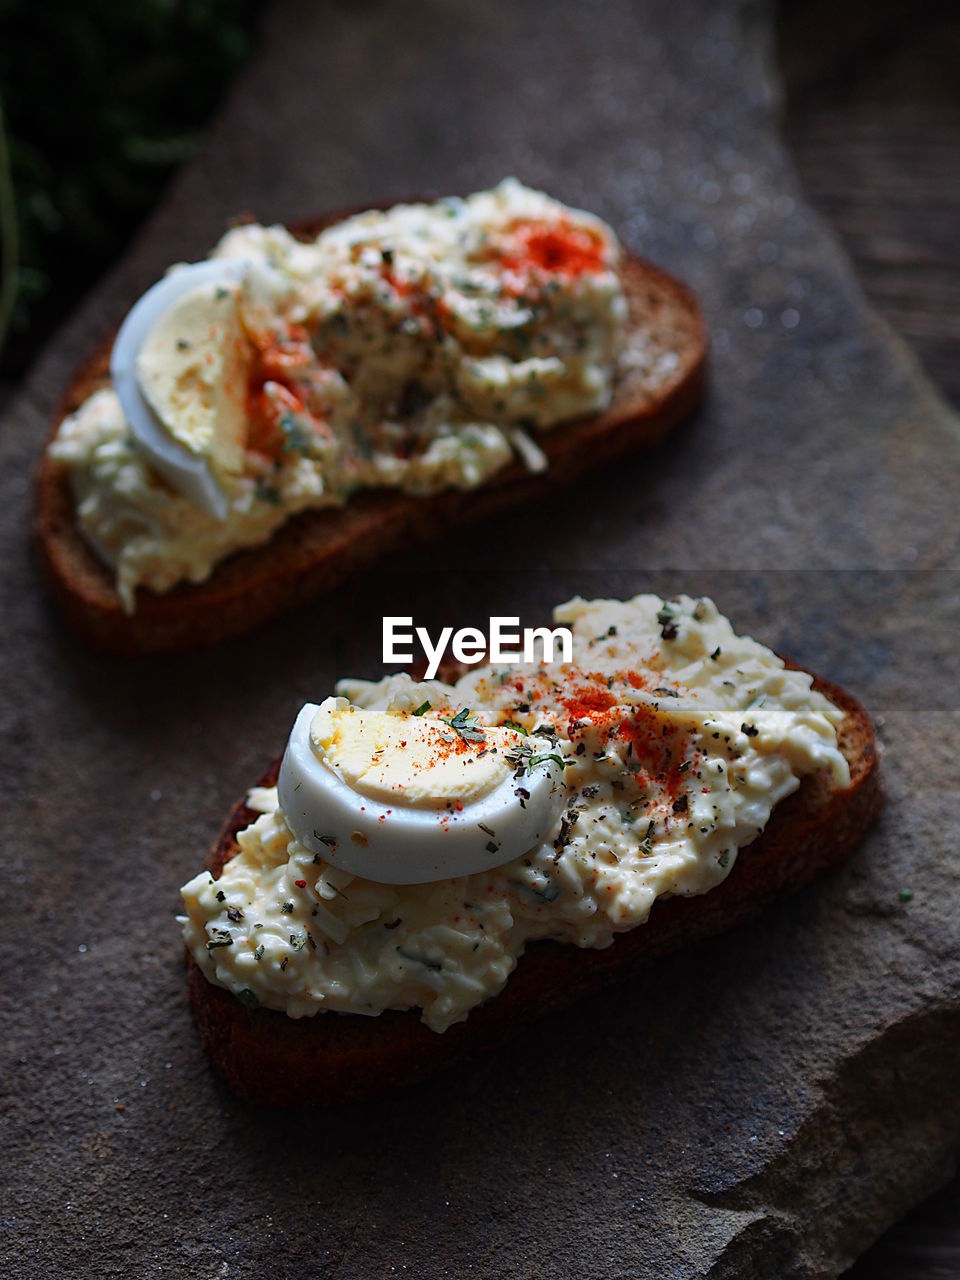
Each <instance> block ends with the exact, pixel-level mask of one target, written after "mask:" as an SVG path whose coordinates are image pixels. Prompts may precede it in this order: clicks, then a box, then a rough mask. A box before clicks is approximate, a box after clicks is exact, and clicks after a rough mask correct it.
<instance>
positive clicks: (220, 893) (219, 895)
mask: <svg viewBox="0 0 960 1280" xmlns="http://www.w3.org/2000/svg"><path fill="white" fill-rule="evenodd" d="M226 896H227V895H226V894H225V893H224V892H223V890H222V889H218V890H217V901H218V902H223V900H224V898H226Z"/></svg>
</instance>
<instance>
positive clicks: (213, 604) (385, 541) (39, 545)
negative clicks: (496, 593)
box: [33, 219, 708, 657]
mask: <svg viewBox="0 0 960 1280" xmlns="http://www.w3.org/2000/svg"><path fill="white" fill-rule="evenodd" d="M334 220H335V219H328V220H324V221H323V222H317V223H315V224H312V225H311V226H310V227H309V228H308V229H309V230H311V231H313V230H314V229H315V228H319V227H321V226H322V225H327V223H328V222H329V221H334ZM305 229H306V224H302V225H301V226H300V227H298V228H297V229H296V230H297V231H298V233H303V232H304V230H305ZM625 271H632V272H634V273H638V274H639V277H640V278H642V279H644V280H646V281H648V282H649V284H650V285H651V286H652V287H653V288H654V289H656V290H660V291H661V293H662V294H663V296H664V297H667V298H669V299H670V301H671V302H672V303H673V304H674V305H675V306H676V307H677V308H678V309H679V310H681V311H682V313H683V316H684V320H685V326H686V328H687V329H688V330H689V333H690V350H689V354H688V358H687V361H686V364H685V367H683V368H682V369H681V370H680V371H678V373H677V374H676V375H675V376H673V377H672V378H668V379H667V380H665V382H664V384H663V388H662V390H661V391H660V393H659V394H658V395H657V397H655V398H654V400H653V402H652V403H651V404H644V405H640V406H633V407H632V408H631V406H630V405H626V406H621V407H618V408H615V409H612V410H610V411H608V412H607V413H605V414H602V415H597V416H595V417H593V418H586V419H581V420H579V421H577V422H573V423H569V424H566V425H563V426H560V427H556V428H554V429H553V430H552V431H551V432H550V433H548V434H547V435H546V436H545V437H543V438H542V439H541V440H540V441H539V443H540V444H541V447H542V448H543V449H544V452H545V453H546V454H547V456H548V458H549V460H550V467H549V469H548V470H547V471H546V472H545V473H543V474H542V475H532V474H531V473H529V472H528V471H526V470H525V469H524V468H523V467H522V465H520V464H518V463H513V464H511V465H510V466H509V467H507V468H506V469H505V470H504V471H502V472H500V473H498V474H497V475H496V476H494V477H492V479H491V480H490V481H489V482H488V483H487V484H485V485H482V486H480V487H479V488H477V489H475V490H471V491H470V499H471V500H470V502H469V503H467V502H464V501H463V494H462V492H461V491H459V490H444V491H442V492H441V493H439V494H436V495H432V496H430V497H427V498H415V497H409V496H407V495H402V494H394V493H382V492H378V491H368V492H364V493H363V494H359V495H356V496H355V497H354V498H352V499H351V501H350V502H349V503H348V504H346V506H344V507H342V508H336V509H333V510H324V511H312V512H311V511H307V512H304V513H301V514H300V515H298V516H295V517H294V518H293V519H291V520H289V521H288V522H287V523H286V524H285V525H283V526H281V528H280V529H278V530H277V531H276V533H275V534H274V535H273V536H272V538H271V539H270V540H269V541H268V542H267V543H264V544H262V545H261V546H259V547H254V548H251V549H248V550H245V551H240V552H236V553H234V554H233V555H232V556H230V557H228V558H227V559H225V560H224V561H222V562H221V563H220V564H219V565H217V566H216V568H215V569H214V571H213V573H212V574H211V576H210V577H209V578H208V579H207V580H206V581H205V582H202V583H199V584H189V583H182V584H179V585H178V586H176V587H174V588H173V589H172V590H171V591H169V592H166V593H163V594H162V595H158V594H155V593H153V592H149V591H145V590H140V591H139V593H138V600H137V610H136V612H135V613H134V614H132V615H128V614H126V613H125V612H124V611H123V609H122V606H121V604H120V600H119V597H118V596H117V593H116V591H115V589H114V586H113V582H112V576H111V574H110V573H109V571H108V570H107V569H106V568H105V567H104V566H103V565H102V564H101V563H100V562H99V560H97V558H96V557H95V556H94V554H93V552H92V551H91V550H90V549H89V548H88V547H87V546H86V544H85V543H84V542H83V540H82V538H81V536H80V534H79V532H78V530H77V527H76V520H75V515H74V503H73V497H72V494H71V491H70V485H69V480H68V478H67V476H66V475H65V474H64V473H63V472H62V471H61V470H60V469H59V468H58V467H56V465H55V464H54V463H53V462H52V460H51V459H50V458H49V456H48V455H47V452H46V443H49V440H50V439H51V438H52V436H53V435H54V433H55V432H56V430H57V428H58V427H59V424H60V422H61V421H62V420H63V418H64V417H65V416H66V415H67V414H68V413H70V412H71V411H72V410H73V409H74V408H76V407H77V405H78V404H79V403H81V402H82V400H83V399H85V398H86V396H87V395H88V394H90V392H91V391H92V390H93V389H94V388H95V387H96V386H97V385H99V384H100V382H101V381H102V380H103V378H104V376H105V373H106V368H107V364H108V360H109V346H108V347H107V348H105V349H103V350H101V351H100V352H98V353H97V354H96V355H95V356H94V357H93V358H92V359H91V360H90V361H88V363H87V364H86V365H85V366H84V367H83V368H82V369H81V370H80V371H79V372H78V374H77V376H76V378H75V379H74V382H73V383H72V385H71V386H70V387H69V388H68V389H67V391H66V393H65V394H64V396H63V398H62V400H61V402H60V405H59V406H58V409H57V412H56V413H55V415H54V419H53V423H52V425H51V430H50V433H49V435H48V437H47V441H46V442H45V446H44V450H43V452H42V454H41V456H40V459H39V461H38V464H37V466H36V469H35V475H34V494H35V503H34V513H33V542H34V547H35V550H36V553H37V559H38V563H39V567H40V572H41V576H42V578H43V580H44V582H45V584H46V587H47V590H48V593H49V595H50V596H51V598H52V600H53V602H54V604H55V606H56V607H57V609H58V611H59V613H60V614H61V616H62V617H63V618H64V619H65V621H66V623H67V625H68V626H69V627H70V629H71V630H72V631H73V632H74V634H75V635H77V636H78V637H79V638H80V639H81V640H83V641H84V642H85V643H87V644H89V645H90V646H92V647H93V648H96V649H99V650H101V651H104V652H107V653H111V654H114V655H116V656H128V657H129V656H135V655H138V654H146V653H160V652H170V651H177V650H183V649H191V648H203V647H207V646H210V645H214V644H218V643H220V642H221V641H223V640H226V639H228V638H230V637H232V636H235V635H239V634H241V633H243V632H246V631H249V630H252V629H253V628H255V627H257V626H259V625H261V624H262V623H264V622H266V621H268V620H269V619H270V618H273V617H275V616H277V615H278V614H280V613H282V612H284V611H285V610H287V609H289V608H293V607H295V606H296V605H297V604H299V603H304V602H306V601H307V600H311V599H313V598H315V597H316V596H318V595H320V594H322V593H323V592H325V591H328V590H331V589H332V588H333V587H335V586H337V585H338V584H339V583H340V582H342V581H343V580H344V579H345V578H347V577H348V576H349V574H350V573H351V572H352V571H353V570H354V569H358V568H362V567H365V566H367V565H369V564H370V563H372V562H373V561H375V560H376V559H377V558H378V557H379V556H380V555H381V554H384V553H385V552H386V551H387V550H388V549H389V548H391V547H393V546H395V545H397V542H398V540H399V539H402V538H405V539H407V540H409V541H411V542H415V543H417V544H420V545H422V544H425V543H429V542H430V541H432V540H434V539H435V538H436V536H437V535H438V532H439V531H440V530H441V529H443V528H444V527H446V526H447V525H454V524H457V525H462V524H467V523H471V522H474V521H476V520H482V519H485V518H487V517H489V516H491V515H493V514H496V513H497V512H500V511H502V510H504V509H505V508H508V507H512V506H516V505H519V504H520V503H523V502H528V501H535V500H537V499H538V498H542V497H545V496H547V495H549V494H550V493H552V492H558V491H561V490H562V489H563V488H565V487H566V486H568V485H570V484H571V483H573V482H574V481H575V480H576V479H577V478H579V477H580V476H582V475H583V474H584V473H585V472H586V471H596V470H598V469H599V468H601V467H602V466H604V465H607V464H610V463H613V462H615V461H617V460H619V459H621V458H623V457H626V456H627V455H628V454H632V453H637V452H641V451H643V450H646V449H650V448H652V447H654V446H655V445H657V444H658V443H660V441H661V440H663V439H664V438H665V436H666V435H667V434H668V433H669V432H670V431H671V430H672V429H673V428H674V427H675V426H677V425H678V423H679V422H681V421H682V420H683V419H684V418H686V417H688V416H689V414H690V413H692V412H693V410H694V409H695V408H696V407H697V405H698V404H699V403H700V401H701V399H702V397H703V393H704V388H705V384H706V364H707V352H708V339H707V329H706V323H705V320H704V316H703V311H702V308H701V305H700V302H699V299H698V298H697V296H696V294H695V293H694V292H693V290H691V289H690V288H689V286H687V285H686V284H684V283H683V282H682V281H681V280H678V279H677V278H676V277H675V276H673V275H671V274H670V273H669V272H666V271H664V270H663V269H662V268H660V267H657V266H655V265H654V264H652V263H649V262H647V261H646V260H645V259H642V258H638V257H635V256H633V255H627V257H626V260H625ZM331 525H332V526H333V528H332V530H331V536H330V537H329V538H328V539H327V542H326V543H325V544H324V545H323V546H322V548H321V549H320V551H319V552H315V553H314V555H312V556H311V555H310V553H309V550H306V551H305V550H304V547H305V545H306V544H308V543H309V541H310V538H311V534H312V536H313V537H314V538H317V537H320V538H321V539H322V538H323V537H324V536H325V535H326V528H329V527H330V526H331ZM325 527H326V528H325ZM318 531H323V532H318ZM278 566H279V571H278Z"/></svg>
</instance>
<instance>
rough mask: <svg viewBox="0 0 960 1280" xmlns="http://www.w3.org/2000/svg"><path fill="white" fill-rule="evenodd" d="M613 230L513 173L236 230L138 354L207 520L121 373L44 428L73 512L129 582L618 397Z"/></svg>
mask: <svg viewBox="0 0 960 1280" xmlns="http://www.w3.org/2000/svg"><path fill="white" fill-rule="evenodd" d="M619 255H620V249H619V246H618V243H617V240H616V237H615V236H614V234H613V232H612V231H611V230H610V228H609V227H608V226H607V225H606V224H605V223H603V222H602V221H600V220H599V219H598V218H596V217H593V216H592V215H590V214H588V213H583V212H580V211H578V210H573V209H570V208H568V207H567V206H566V205H563V204H561V203H559V202H558V201H556V200H553V199H551V198H550V197H548V196H546V195H543V194H541V193H540V192H536V191H532V190H530V189H529V188H527V187H525V186H523V185H522V184H520V183H519V182H517V181H515V180H513V179H507V180H505V181H504V182H502V183H501V184H500V185H499V186H497V187H496V188H494V189H493V190H490V191H484V192H479V193H477V194H475V195H472V196H470V197H469V198H467V199H454V198H450V199H443V200H440V201H438V202H436V203H435V204H431V205H427V204H410V205H398V206H396V207H395V208H392V209H390V210H388V211H386V212H377V211H371V212H368V213H362V214H359V215H357V216H355V217H351V218H348V219H346V220H345V221H342V222H339V223H337V224H336V225H333V226H330V227H329V228H327V229H326V230H324V231H322V232H321V233H320V234H319V235H318V236H317V237H316V238H315V239H313V240H310V241H307V242H303V241H300V240H298V239H296V238H295V237H294V236H293V235H291V234H290V233H289V232H288V231H286V230H285V229H284V228H283V227H279V226H269V227H268V226H260V225H249V226H239V227H236V228H234V229H232V230H231V231H229V232H228V233H227V234H226V236H224V238H223V239H222V240H221V241H220V243H219V244H218V246H217V247H216V249H215V250H214V252H213V255H212V256H213V257H214V258H223V259H227V260H230V261H231V262H232V263H241V264H243V266H242V274H241V275H240V277H239V278H236V279H235V278H230V279H227V278H226V277H225V279H224V281H223V282H222V283H216V282H214V283H209V282H208V283H207V284H205V285H202V286H198V287H197V288H196V289H193V290H192V291H191V292H189V293H187V294H185V295H184V296H183V297H181V298H179V299H178V301H176V302H175V303H172V304H171V305H170V307H169V308H168V310H167V311H166V312H165V313H164V314H163V315H162V316H161V317H160V319H159V320H158V321H157V322H156V324H155V325H154V327H153V328H152V330H151V332H150V333H149V334H148V336H147V338H146V339H145V341H144V343H143V346H142V348H141V349H140V351H139V354H138V357H137V361H136V377H137V381H138V383H139V387H140V390H141V392H142V394H143V397H144V399H145V400H146V402H147V403H148V405H149V407H150V409H151V410H152V412H153V413H154V414H155V415H156V418H157V421H158V422H159V423H160V425H161V428H162V429H163V431H165V432H166V433H168V436H169V438H170V439H171V440H172V441H175V442H176V444H177V445H178V446H182V448H183V449H185V450H186V451H187V452H188V453H189V454H190V455H192V456H194V457H197V458H201V459H203V460H204V462H205V463H206V464H207V465H208V467H209V469H210V471H211V473H212V476H213V477H214V479H215V481H216V483H217V485H218V486H219V489H220V490H221V491H222V493H223V495H224V497H225V499H226V511H227V515H226V518H225V519H219V518H217V516H215V515H213V514H210V513H209V512H207V511H205V510H204V509H202V508H201V507H200V506H198V505H196V504H195V503H194V502H192V501H191V500H190V499H189V498H188V497H186V496H185V495H184V494H183V493H181V492H178V491H177V489H176V487H174V486H172V485H171V483H169V480H166V481H165V480H164V479H163V478H162V477H161V475H160V474H159V473H158V472H157V471H156V470H155V469H154V468H152V467H151V465H150V461H149V459H148V458H147V457H146V456H145V454H144V450H143V449H142V448H141V447H139V446H140V442H138V440H137V438H136V435H135V434H134V432H133V431H132V430H131V428H130V425H129V423H128V422H127V420H126V418H125V415H124V411H123V408H122V406H121V402H120V399H119V398H118V396H117V394H116V392H115V390H114V389H113V387H112V386H105V387H103V388H101V389H99V390H97V391H95V392H94V393H93V394H92V395H91V396H90V397H89V398H88V399H87V400H86V401H85V402H84V403H83V404H81V405H80V407H79V408H78V409H77V410H76V411H75V412H74V413H72V414H71V415H70V416H69V417H67V418H66V419H65V420H64V421H63V423H62V424H61V426H60V428H59V430H58V431H57V434H56V437H55V439H54V440H53V441H52V442H51V444H50V447H49V448H50V454H51V456H52V458H53V459H54V460H55V461H56V462H57V463H58V464H60V465H61V466H62V467H64V468H65V469H66V470H67V471H68V473H69V476H70V482H71V485H72V490H73V494H74V498H75V502H76V510H77V519H78V524H79V529H80V532H81V534H82V535H83V537H84V538H85V539H86V541H87V542H88V544H89V545H90V546H91V547H92V548H93V550H94V551H95V553H96V554H97V555H98V556H99V557H100V558H101V559H102V560H103V561H104V562H105V563H107V564H108V565H109V566H111V567H112V568H113V569H114V571H115V574H116V584H117V590H118V593H119V595H120V598H121V600H122V602H123V605H124V608H125V609H126V610H127V611H128V612H132V611H133V610H134V608H135V596H136V590H137V588H138V587H139V586H143V587H146V588H149V589H150V590H153V591H156V592H163V591H167V590H169V589H170V588H171V587H172V586H174V585H175V584H176V583H177V582H180V581H184V580H186V581H190V582H201V581H203V580H204V579H205V578H207V577H208V576H209V575H210V573H211V571H212V570H213V568H214V567H215V565H216V564H217V563H218V562H219V561H220V560H221V559H223V558H224V557H225V556H227V555H229V554H230V553H231V552H233V551H236V550H238V549H239V548H242V547H249V546H254V545H257V544H260V543H263V542H265V541H266V540H267V539H269V537H270V536H271V534H272V533H273V532H274V531H275V530H276V529H277V528H278V527H279V526H280V525H282V524H283V523H284V522H286V521H287V520H288V519H290V517H291V516H293V515H294V514H295V513H297V512H300V511H303V510H305V509H307V508H317V507H325V506H337V505H341V504H343V503H344V502H345V501H346V500H347V499H348V498H349V496H350V495H351V494H352V493H354V492H356V491H357V490H359V489H363V488H377V487H380V488H394V489H401V490H404V491H406V492H408V493H413V494H429V493H434V492H436V491H438V490H440V489H444V488H450V487H453V488H461V489H472V488H474V487H476V486H478V485H481V484H483V483H484V482H485V481H486V480H487V479H488V477H490V476H491V475H493V474H494V473H495V472H497V471H498V470H500V469H501V468H502V467H504V466H505V465H506V464H507V463H508V462H509V461H510V459H511V458H512V457H513V456H514V455H517V456H519V457H520V458H521V459H522V460H523V461H524V462H525V463H526V464H527V465H528V466H530V467H531V468H533V469H541V468H542V467H543V466H545V465H546V460H545V458H544V455H543V453H542V451H541V450H540V449H539V447H538V446H537V445H536V443H535V442H534V440H533V439H532V437H531V435H530V434H529V433H530V432H531V431H533V432H537V431H540V430H545V429H548V428H550V427H553V426H555V425H557V424H558V423H562V422H566V421H568V420H571V419H574V418H577V417H580V416H582V415H586V414H594V413H597V412H601V411H603V410H604V409H606V408H607V407H608V405H609V404H610V400H611V396H612V393H613V386H614V380H615V370H616V365H617V358H618V353H619V352H620V350H621V348H622V346H623V341H624V332H625V327H626V318H627V304H626V300H625V297H624V292H623V288H622V284H621V280H620V277H619V275H618V272H617V264H618V260H619Z"/></svg>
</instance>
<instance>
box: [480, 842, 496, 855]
mask: <svg viewBox="0 0 960 1280" xmlns="http://www.w3.org/2000/svg"><path fill="white" fill-rule="evenodd" d="M483 847H484V848H485V849H486V851H487V853H496V852H497V851H498V850H499V848H500V846H499V845H498V844H494V842H493V841H492V840H488V841H487V843H486V844H485V845H484V846H483Z"/></svg>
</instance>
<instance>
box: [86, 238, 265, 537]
mask: <svg viewBox="0 0 960 1280" xmlns="http://www.w3.org/2000/svg"><path fill="white" fill-rule="evenodd" d="M247 266H248V263H247V261H246V260H245V259H243V258H216V259H213V260H212V261H209V262H193V263H190V264H188V265H186V266H180V267H176V268H174V270H173V271H171V272H170V274H169V275H166V276H164V278H163V279H162V280H159V281H157V283H156V284H155V285H153V286H152V288H150V289H148V290H147V292H146V293H145V294H144V295H143V296H142V297H141V298H140V299H139V300H138V301H137V302H136V303H134V305H133V307H132V308H131V309H130V311H129V312H128V313H127V316H126V319H125V320H124V321H123V324H121V326H120V328H119V330H118V331H117V336H116V338H115V340H114V343H113V350H112V352H111V353H110V377H111V379H112V380H113V387H114V390H115V391H116V393H117V396H118V398H119V400H120V405H121V407H122V409H123V413H124V417H125V418H126V420H127V422H128V424H129V426H130V430H131V431H132V432H133V437H134V440H135V441H136V443H137V446H138V448H139V449H140V451H141V452H142V453H143V454H144V456H145V457H146V458H147V459H148V461H149V462H150V465H151V466H152V467H153V468H154V469H155V470H156V471H158V472H159V473H160V475H162V476H163V478H164V479H165V480H166V481H167V482H168V483H169V484H170V485H172V486H173V488H174V489H176V490H177V492H178V493H182V494H183V496H184V497H185V498H188V499H189V500H190V501H191V502H193V503H194V504H195V505H196V506H198V507H200V508H201V509H202V510H204V511H206V512H207V513H208V514H209V515H212V516H214V517H215V518H216V519H217V520H226V518H227V516H228V514H229V503H228V501H227V495H226V494H225V493H224V491H223V489H222V488H221V486H220V484H219V483H218V481H217V478H216V476H215V475H214V474H213V471H212V470H211V468H210V465H209V463H208V462H207V460H206V459H205V458H201V457H199V456H198V455H197V454H195V453H191V452H190V450H189V449H187V448H186V446H184V445H182V444H181V443H180V442H179V441H178V440H174V439H173V437H172V436H171V435H170V434H169V433H168V431H167V430H166V428H165V427H164V425H163V423H162V422H161V421H160V419H159V418H158V417H157V415H156V414H155V413H154V411H153V409H152V408H151V406H150V404H149V403H148V401H147V399H146V397H145V396H144V394H143V391H142V390H141V387H140V380H139V378H138V377H137V357H138V356H139V354H140V348H141V347H142V346H143V344H144V342H145V341H146V338H147V335H148V334H149V332H150V330H151V329H152V328H153V326H154V325H155V324H156V322H157V321H158V320H159V319H160V317H161V316H162V315H163V313H164V312H165V311H167V310H168V309H169V308H170V307H171V306H172V305H173V303H174V302H176V301H177V299H178V298H180V297H182V296H183V294H185V293H189V292H190V291H191V290H192V289H196V288H197V287H198V286H199V285H203V284H216V283H224V282H228V283H235V282H237V281H239V280H241V279H242V278H243V274H244V272H245V271H246V269H247Z"/></svg>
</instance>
